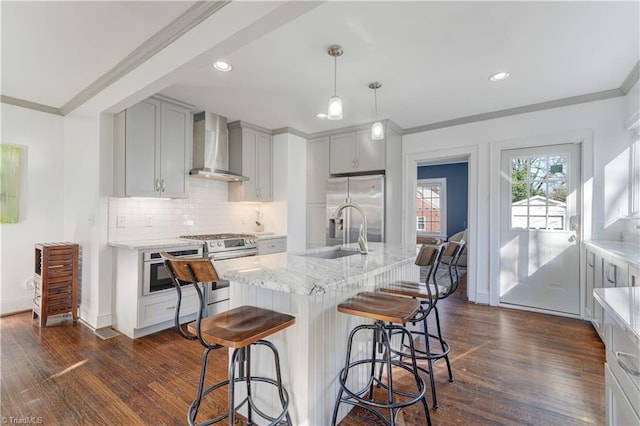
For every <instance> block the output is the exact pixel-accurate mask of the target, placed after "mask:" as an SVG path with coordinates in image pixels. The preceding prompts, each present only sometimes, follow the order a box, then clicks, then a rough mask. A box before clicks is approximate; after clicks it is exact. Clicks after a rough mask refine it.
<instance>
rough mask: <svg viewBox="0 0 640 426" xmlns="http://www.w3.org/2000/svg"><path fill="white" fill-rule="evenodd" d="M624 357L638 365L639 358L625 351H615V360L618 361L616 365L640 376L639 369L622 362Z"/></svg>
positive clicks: (639, 362)
mask: <svg viewBox="0 0 640 426" xmlns="http://www.w3.org/2000/svg"><path fill="white" fill-rule="evenodd" d="M625 358H627V359H629V361H631V362H633V363H635V364H636V365H640V360H639V359H638V357H637V356H635V355H633V354H629V353H626V352H616V361H618V365H619V366H620V368H622V369H623V370H624V371H626V372H627V373H629V374H631V375H633V376H638V377H640V371H638V370H636V369H635V368H633V367H629V366H628V365H627V364H625V363H624V359H625Z"/></svg>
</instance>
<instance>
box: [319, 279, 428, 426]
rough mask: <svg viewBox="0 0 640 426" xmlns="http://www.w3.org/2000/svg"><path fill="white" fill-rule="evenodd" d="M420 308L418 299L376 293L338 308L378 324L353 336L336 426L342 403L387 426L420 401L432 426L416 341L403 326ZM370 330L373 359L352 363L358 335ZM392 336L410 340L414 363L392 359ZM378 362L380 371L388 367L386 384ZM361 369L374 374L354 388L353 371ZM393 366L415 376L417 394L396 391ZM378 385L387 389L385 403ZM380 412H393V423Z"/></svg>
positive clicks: (357, 329) (341, 377)
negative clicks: (376, 393) (350, 383)
mask: <svg viewBox="0 0 640 426" xmlns="http://www.w3.org/2000/svg"><path fill="white" fill-rule="evenodd" d="M419 309H420V303H419V302H418V301H417V300H414V299H409V298H406V297H398V296H392V295H388V294H382V293H374V292H362V293H358V294H357V295H355V296H354V297H352V298H350V299H347V300H345V301H344V302H342V303H341V304H340V305H338V312H342V313H345V314H349V315H356V316H359V317H364V318H369V319H373V320H374V323H373V324H363V325H359V326H357V327H355V328H354V329H353V330H352V331H351V333H350V334H349V340H348V343H347V356H346V361H345V366H344V368H343V369H342V370H341V371H340V375H339V379H338V380H339V382H340V390H339V392H338V396H337V399H336V404H335V407H334V409H333V418H332V420H331V424H332V425H335V424H336V419H337V416H338V408H339V407H340V404H342V403H345V404H350V405H353V406H357V407H362V408H364V409H366V410H367V411H369V412H371V413H372V414H374V415H375V416H376V417H377V418H378V419H380V420H381V421H382V422H384V423H385V424H387V425H395V424H396V419H397V416H398V413H399V412H400V410H402V409H403V408H404V407H407V406H409V405H413V404H415V403H417V402H418V401H421V402H422V404H423V406H424V411H425V416H426V418H427V424H428V425H431V417H430V415H429V407H428V405H427V401H426V398H425V384H424V380H422V378H421V377H420V375H419V374H418V368H417V364H416V356H415V352H414V348H413V338H412V335H411V333H410V332H409V330H407V329H406V328H405V327H403V326H402V325H400V324H403V323H406V322H408V321H409V320H410V319H411V318H413V317H414V316H415V315H416V313H417V312H418V310H419ZM385 323H387V324H385ZM367 330H370V331H371V332H372V340H371V344H372V345H371V346H372V353H371V358H365V359H356V360H353V361H352V360H351V349H352V346H353V343H354V338H355V336H356V335H357V334H358V333H360V332H366V331H367ZM392 334H402V336H403V338H404V337H406V339H407V341H408V343H407V346H408V348H409V356H410V357H411V360H412V362H411V363H407V362H400V361H398V360H396V359H392V358H391V356H390V354H391V353H392V352H391V335H392ZM379 354H380V357H378V355H379ZM378 363H380V368H384V367H386V370H387V381H386V383H385V382H383V381H382V379H381V377H376V374H375V371H376V364H378ZM360 366H364V367H365V368H366V370H367V371H369V372H370V375H369V379H368V382H367V384H366V385H365V386H364V387H363V388H362V389H357V390H354V389H350V388H349V386H348V384H347V381H348V379H349V372H350V370H352V369H355V368H360ZM392 366H396V367H400V368H402V369H404V370H407V371H409V372H410V373H412V374H413V377H414V379H415V384H416V388H415V392H413V391H411V392H409V391H401V390H398V389H395V388H394V385H393V372H392V368H391V367H392ZM374 384H375V385H376V386H377V387H383V388H384V389H386V397H385V399H382V400H381V399H380V397H379V396H377V397H376V396H374ZM378 410H389V420H387V419H386V418H385V417H384V416H383V415H382V413H381V412H379V411H378Z"/></svg>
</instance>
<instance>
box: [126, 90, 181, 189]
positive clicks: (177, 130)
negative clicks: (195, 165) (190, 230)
mask: <svg viewBox="0 0 640 426" xmlns="http://www.w3.org/2000/svg"><path fill="white" fill-rule="evenodd" d="M124 117H125V119H124V131H123V132H122V133H121V132H120V131H118V128H119V126H121V125H122V123H121V122H120V121H121V116H120V115H119V116H118V117H117V118H116V142H115V143H116V152H117V154H116V159H115V161H116V162H119V163H120V165H119V164H116V172H115V173H123V174H124V176H117V177H116V182H118V183H117V184H116V189H115V192H116V194H117V195H123V196H128V197H131V196H137V197H167V198H185V197H187V173H188V170H189V163H190V162H191V155H190V154H191V138H192V131H193V130H192V123H193V118H192V116H191V113H190V112H189V111H188V110H187V109H184V108H181V107H179V106H177V105H172V104H168V103H165V102H162V101H159V100H157V99H146V100H144V101H142V102H139V103H137V104H136V105H133V106H132V107H130V108H128V109H127V110H126V111H125V112H124ZM122 163H124V166H122V165H121V164H122Z"/></svg>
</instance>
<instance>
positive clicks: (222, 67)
mask: <svg viewBox="0 0 640 426" xmlns="http://www.w3.org/2000/svg"><path fill="white" fill-rule="evenodd" d="M213 67H214V68H215V69H217V70H218V71H222V72H229V71H231V70H232V69H233V67H232V66H231V65H229V64H228V63H226V62H224V61H216V62H214V63H213Z"/></svg>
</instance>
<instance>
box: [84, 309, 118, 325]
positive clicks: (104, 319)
mask: <svg viewBox="0 0 640 426" xmlns="http://www.w3.org/2000/svg"><path fill="white" fill-rule="evenodd" d="M80 319H81V320H82V322H84V323H85V324H86V325H88V326H89V327H91V328H93V329H96V328H103V327H110V326H111V325H112V324H113V315H112V314H110V313H109V314H103V315H98V314H96V313H95V312H93V311H90V310H88V309H83V308H82V305H80Z"/></svg>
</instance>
